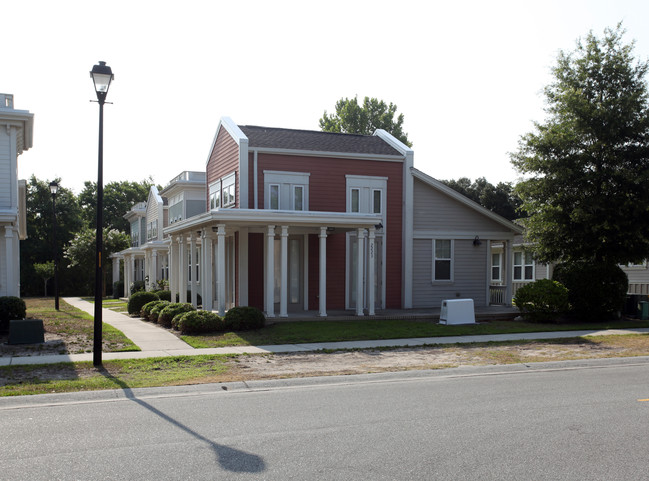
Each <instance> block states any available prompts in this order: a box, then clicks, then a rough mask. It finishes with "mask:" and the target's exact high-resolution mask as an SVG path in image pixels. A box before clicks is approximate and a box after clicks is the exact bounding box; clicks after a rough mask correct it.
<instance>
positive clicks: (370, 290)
mask: <svg viewBox="0 0 649 481" xmlns="http://www.w3.org/2000/svg"><path fill="white" fill-rule="evenodd" d="M375 237H376V231H375V229H374V227H370V230H369V236H368V241H369V242H368V246H367V248H368V249H369V252H368V253H367V254H368V255H367V257H368V260H367V261H368V262H369V265H368V266H367V277H368V278H369V279H367V309H368V315H370V316H373V315H374V302H375V300H374V286H375V285H376V272H375V263H374V256H375V255H376V253H375V252H374V248H375V244H374V239H375Z"/></svg>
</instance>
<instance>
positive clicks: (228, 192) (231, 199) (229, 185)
mask: <svg viewBox="0 0 649 481" xmlns="http://www.w3.org/2000/svg"><path fill="white" fill-rule="evenodd" d="M222 182H223V187H222V192H223V194H222V196H223V197H222V199H223V207H231V206H233V205H234V203H235V200H236V198H235V175H234V174H230V175H228V176H227V177H224V178H223V180H222Z"/></svg>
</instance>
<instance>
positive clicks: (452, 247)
mask: <svg viewBox="0 0 649 481" xmlns="http://www.w3.org/2000/svg"><path fill="white" fill-rule="evenodd" d="M440 241H444V242H449V243H450V257H439V258H438V257H437V242H440ZM432 246H433V253H432V261H433V262H432V264H433V266H432V281H433V283H449V282H453V279H454V270H455V262H454V258H455V243H454V242H453V239H433V242H432ZM437 261H449V278H448V279H436V272H435V264H436V262H437Z"/></svg>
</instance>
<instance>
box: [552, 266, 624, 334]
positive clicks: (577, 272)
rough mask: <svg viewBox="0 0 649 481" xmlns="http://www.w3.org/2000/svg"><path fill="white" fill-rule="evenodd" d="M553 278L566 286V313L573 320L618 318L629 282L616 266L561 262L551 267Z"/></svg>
mask: <svg viewBox="0 0 649 481" xmlns="http://www.w3.org/2000/svg"><path fill="white" fill-rule="evenodd" d="M553 278H554V279H555V280H557V281H558V282H561V283H562V284H563V285H564V286H566V288H568V301H569V302H570V313H571V314H572V315H574V316H575V317H576V318H577V319H580V320H588V321H604V320H609V319H617V318H619V317H620V313H621V311H622V308H623V307H624V301H625V299H626V292H627V290H628V285H629V281H628V278H627V276H626V274H625V273H624V271H623V270H622V269H620V267H619V266H618V265H616V264H606V263H603V262H601V263H594V262H587V261H578V262H571V263H564V264H559V265H558V266H557V267H556V268H555V270H554V275H553Z"/></svg>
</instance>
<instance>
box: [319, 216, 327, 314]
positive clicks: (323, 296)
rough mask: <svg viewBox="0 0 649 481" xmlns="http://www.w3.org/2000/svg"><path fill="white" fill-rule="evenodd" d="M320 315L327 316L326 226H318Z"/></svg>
mask: <svg viewBox="0 0 649 481" xmlns="http://www.w3.org/2000/svg"><path fill="white" fill-rule="evenodd" d="M318 237H320V285H319V288H320V313H319V315H320V317H327V228H326V227H320V235H319V236H318Z"/></svg>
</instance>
